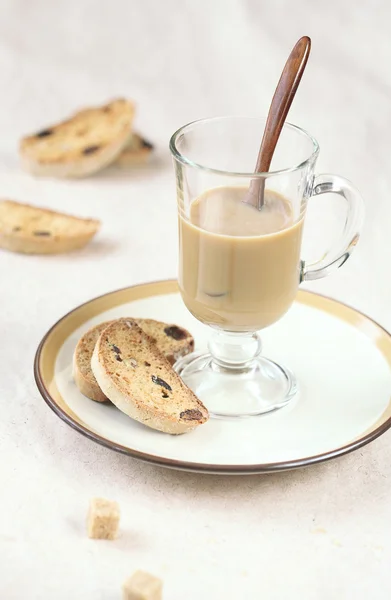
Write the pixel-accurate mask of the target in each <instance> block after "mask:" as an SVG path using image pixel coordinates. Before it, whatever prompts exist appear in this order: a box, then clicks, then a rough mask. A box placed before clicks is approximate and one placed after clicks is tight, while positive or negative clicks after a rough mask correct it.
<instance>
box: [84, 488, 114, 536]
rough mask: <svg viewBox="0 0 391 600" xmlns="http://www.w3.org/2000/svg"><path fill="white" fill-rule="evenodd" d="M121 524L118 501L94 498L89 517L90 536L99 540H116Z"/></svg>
mask: <svg viewBox="0 0 391 600" xmlns="http://www.w3.org/2000/svg"><path fill="white" fill-rule="evenodd" d="M118 525H119V506H118V504H117V502H112V501H111V500H104V498H93V499H92V500H91V502H90V509H89V511H88V517H87V531H88V537H90V538H93V539H99V540H114V539H115V538H116V537H117V533H118Z"/></svg>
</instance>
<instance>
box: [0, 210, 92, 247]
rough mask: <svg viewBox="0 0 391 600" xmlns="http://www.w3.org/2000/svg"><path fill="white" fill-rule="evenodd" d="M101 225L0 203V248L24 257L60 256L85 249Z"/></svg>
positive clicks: (50, 212)
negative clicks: (35, 255)
mask: <svg viewBox="0 0 391 600" xmlns="http://www.w3.org/2000/svg"><path fill="white" fill-rule="evenodd" d="M99 227H100V222H99V221H97V220H96V219H81V218H78V217H73V216H71V215H67V214H63V213H59V212H55V211H53V210H48V209H46V208H38V207H36V206H30V205H29V204H22V203H20V202H14V201H13V200H1V201H0V248H4V249H5V250H11V251H12V252H22V253H24V254H59V253H62V252H70V251H71V250H77V249H79V248H82V247H83V246H85V245H86V244H87V243H88V242H89V241H90V240H91V238H92V237H93V236H94V235H95V234H96V232H97V231H98V229H99Z"/></svg>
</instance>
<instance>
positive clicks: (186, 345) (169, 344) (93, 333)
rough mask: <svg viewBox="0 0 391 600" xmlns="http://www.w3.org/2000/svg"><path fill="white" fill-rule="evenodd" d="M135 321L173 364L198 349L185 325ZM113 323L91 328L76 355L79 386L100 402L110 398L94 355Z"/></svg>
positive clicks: (74, 372)
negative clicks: (94, 368)
mask: <svg viewBox="0 0 391 600" xmlns="http://www.w3.org/2000/svg"><path fill="white" fill-rule="evenodd" d="M135 321H136V323H137V324H138V325H139V327H141V328H142V330H143V331H144V332H145V333H146V334H147V335H149V336H150V337H151V339H152V340H153V341H154V342H155V344H156V345H157V348H158V350H159V351H160V352H161V353H162V354H163V355H164V356H165V357H166V358H167V360H168V361H169V362H170V363H171V364H174V362H175V361H176V360H178V358H181V357H182V356H185V355H186V354H189V352H192V350H193V349H194V339H193V336H192V335H191V333H189V332H188V331H187V330H186V329H184V328H183V327H178V325H172V324H168V323H162V322H161V321H155V320H153V319H135ZM112 322H113V321H106V322H104V323H100V324H99V325H95V326H94V327H92V328H91V329H89V330H88V331H87V332H86V333H85V334H84V335H83V336H82V337H81V338H80V340H79V342H78V344H77V346H76V349H75V352H74V356H73V378H74V380H75V382H76V385H77V387H78V388H79V390H80V391H81V393H82V394H84V396H87V398H90V399H91V400H95V401H96V402H105V401H106V400H107V397H106V395H105V394H104V393H103V392H102V390H101V389H100V387H99V385H98V383H97V381H96V379H95V377H94V374H93V372H92V369H91V358H92V353H93V351H94V348H95V344H96V342H97V340H98V338H99V336H100V334H101V333H102V331H103V330H104V329H106V327H108V325H110V324H111V323H112Z"/></svg>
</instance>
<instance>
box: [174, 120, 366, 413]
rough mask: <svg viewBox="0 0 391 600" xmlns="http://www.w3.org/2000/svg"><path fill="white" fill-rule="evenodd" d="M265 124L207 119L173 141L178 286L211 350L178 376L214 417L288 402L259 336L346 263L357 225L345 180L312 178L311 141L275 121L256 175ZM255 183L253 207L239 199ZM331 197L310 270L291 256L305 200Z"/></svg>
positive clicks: (186, 361)
mask: <svg viewBox="0 0 391 600" xmlns="http://www.w3.org/2000/svg"><path fill="white" fill-rule="evenodd" d="M265 123H266V119H261V118H246V117H218V118H211V119H204V120H200V121H195V122H193V123H190V124H188V125H185V126H184V127H182V128H181V129H179V130H178V131H177V132H176V133H174V135H173V136H172V138H171V140H170V150H171V153H172V155H173V159H174V167H175V174H176V186H177V199H178V213H179V278H178V281H179V288H180V292H181V295H182V298H183V300H184V303H185V305H186V306H187V308H188V309H189V310H190V312H191V313H192V314H193V315H194V316H195V317H196V318H197V319H198V320H199V321H201V322H202V323H205V324H207V325H209V326H211V328H212V333H211V338H210V341H209V352H207V353H201V354H200V353H193V354H190V355H188V356H186V357H184V358H182V359H180V360H179V361H178V362H177V363H176V364H175V369H176V370H177V372H178V373H179V374H180V375H181V377H182V379H183V380H184V381H185V383H186V384H187V385H188V386H189V387H190V388H191V389H193V391H194V392H195V393H196V395H197V396H198V397H199V398H200V399H201V400H202V401H203V402H204V403H205V405H206V406H207V407H208V409H209V411H210V413H211V415H212V416H220V417H221V416H230V417H242V416H250V415H258V414H262V413H265V412H269V411H271V410H275V409H277V408H281V407H283V406H285V405H286V404H287V403H288V402H289V401H290V400H291V399H292V398H293V397H294V396H295V394H296V393H297V389H298V386H297V382H296V379H295V376H294V374H292V373H291V372H290V371H289V370H288V369H287V368H285V367H283V366H281V365H279V364H277V363H275V362H273V361H271V360H269V359H267V358H265V357H264V356H262V355H261V341H260V337H259V334H258V331H259V330H261V329H264V328H265V327H268V326H269V325H271V324H273V323H274V322H276V321H277V320H279V319H280V318H281V317H282V316H283V315H284V314H285V313H286V311H287V310H288V309H289V308H290V306H291V305H292V303H293V301H294V299H295V296H296V293H297V290H298V287H299V284H300V283H301V282H302V281H304V280H312V279H318V278H320V277H325V276H326V275H328V274H329V273H330V272H331V271H332V270H333V269H336V268H339V267H341V266H342V265H343V264H344V263H345V262H346V260H347V259H348V257H349V256H350V254H351V252H352V250H353V248H354V247H355V245H356V244H357V242H358V239H359V232H360V228H361V224H362V219H363V212H364V209H363V202H362V198H361V196H360V194H359V193H358V191H357V190H356V189H355V188H354V187H353V186H352V184H351V183H350V182H349V181H347V180H346V179H344V178H342V177H339V176H337V175H315V174H314V169H315V163H316V160H317V157H318V154H319V145H318V143H317V142H316V140H315V139H314V138H313V137H312V136H311V135H309V134H308V133H307V132H305V131H304V130H303V129H300V128H299V127H296V126H295V125H291V124H285V125H284V127H283V130H282V132H281V136H280V139H279V142H278V144H277V148H276V151H275V154H274V157H273V161H272V166H271V169H272V170H271V171H270V172H268V173H254V172H253V169H254V165H255V162H256V157H257V154H258V151H259V145H260V140H261V139H262V134H263V130H264V127H265ZM254 183H255V185H260V186H263V189H264V198H265V204H264V206H263V207H262V208H261V211H258V209H257V208H254V207H253V206H250V205H249V204H245V203H244V202H243V200H244V199H246V193H247V192H248V190H249V189H250V185H251V186H253V185H254ZM252 189H254V188H252ZM330 192H331V193H334V194H338V195H340V197H341V198H342V199H343V200H344V201H345V202H346V204H347V217H346V221H345V225H344V229H343V234H342V236H341V239H340V240H339V241H338V243H337V244H336V246H335V247H333V248H331V250H329V251H328V252H327V253H326V254H325V255H324V256H323V257H322V258H321V260H319V261H318V262H315V263H312V264H307V263H306V262H305V261H303V260H301V255H300V252H301V241H302V231H303V223H304V218H305V212H306V207H307V202H308V200H309V199H310V198H311V197H314V196H318V195H319V194H324V193H330ZM277 209H278V210H277ZM260 212H261V213H262V212H263V214H261V215H260ZM260 218H261V219H263V221H262V223H260V221H259V219H260ZM260 225H262V227H260ZM265 227H266V229H265ZM268 228H269V229H268Z"/></svg>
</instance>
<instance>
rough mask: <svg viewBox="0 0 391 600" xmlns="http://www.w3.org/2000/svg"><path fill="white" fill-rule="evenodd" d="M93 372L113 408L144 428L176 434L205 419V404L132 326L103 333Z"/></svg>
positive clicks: (120, 323) (119, 324) (121, 323)
mask: <svg viewBox="0 0 391 600" xmlns="http://www.w3.org/2000/svg"><path fill="white" fill-rule="evenodd" d="M91 368H92V371H93V373H94V375H95V378H96V380H97V382H98V385H99V387H100V388H101V390H102V392H103V393H104V394H106V396H107V397H108V398H109V399H110V400H111V401H112V402H113V404H115V405H116V406H117V408H119V409H120V410H121V411H122V412H124V413H125V414H127V415H128V416H129V417H132V418H133V419H135V420H136V421H140V422H141V423H144V424H145V425H147V426H148V427H152V428H153V429H158V430H159V431H164V432H166V433H172V434H179V433H185V432H187V431H191V430H192V429H194V428H195V427H197V426H198V425H201V424H202V423H205V421H207V420H208V418H209V415H208V411H207V409H206V408H205V407H204V405H203V404H202V403H201V402H200V400H198V398H197V397H196V396H195V395H194V394H193V392H192V391H191V390H190V389H189V388H188V387H187V386H186V385H185V384H184V383H183V381H182V380H181V378H180V377H179V375H178V374H177V373H176V372H175V371H174V370H173V368H172V367H171V365H170V363H169V362H168V360H167V359H166V358H165V357H164V356H163V355H162V354H161V353H160V352H159V350H158V348H157V346H156V344H154V342H153V340H152V339H151V338H150V337H149V336H148V335H147V334H146V333H144V332H143V330H142V329H141V327H139V326H138V325H137V323H136V322H135V321H132V320H130V319H119V320H117V321H115V322H114V323H111V325H109V326H108V327H107V328H106V329H104V331H103V332H102V333H101V335H100V336H99V339H98V341H97V343H96V345H95V349H94V353H93V355H92V360H91Z"/></svg>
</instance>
